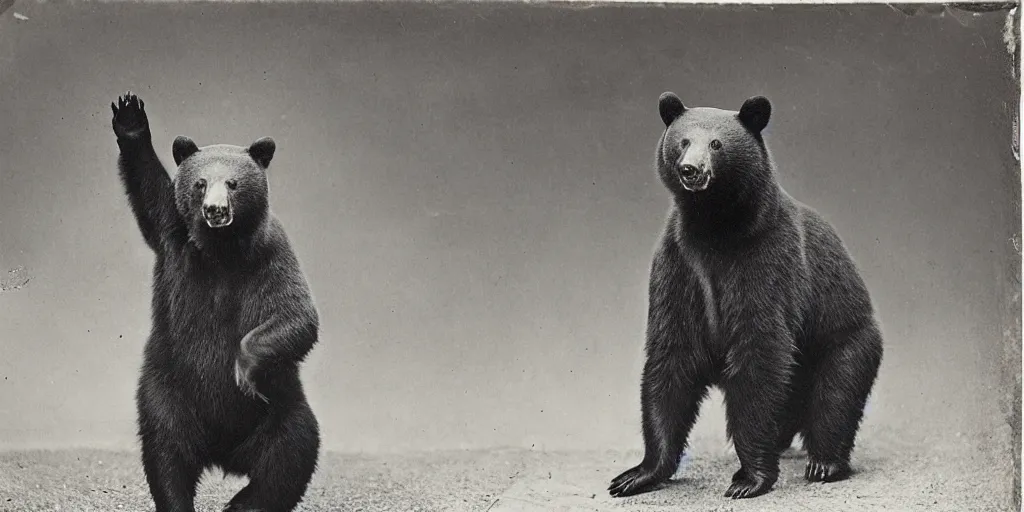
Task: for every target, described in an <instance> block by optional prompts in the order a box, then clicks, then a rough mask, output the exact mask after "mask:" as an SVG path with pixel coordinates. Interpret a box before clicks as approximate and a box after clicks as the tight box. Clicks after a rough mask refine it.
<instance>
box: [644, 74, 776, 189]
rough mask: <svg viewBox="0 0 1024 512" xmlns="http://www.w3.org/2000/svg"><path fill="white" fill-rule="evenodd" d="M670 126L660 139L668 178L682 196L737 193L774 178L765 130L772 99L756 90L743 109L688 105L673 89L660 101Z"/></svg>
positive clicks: (660, 161) (662, 173) (663, 174)
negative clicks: (763, 131) (762, 134)
mask: <svg viewBox="0 0 1024 512" xmlns="http://www.w3.org/2000/svg"><path fill="white" fill-rule="evenodd" d="M658 110H659V112H660V114H661V120H662V121H663V122H664V123H665V132H664V133H663V134H662V137H661V140H660V141H659V144H658V153H657V166H658V175H659V177H660V178H661V181H662V183H663V184H664V185H665V186H666V187H667V188H668V189H669V190H670V191H671V192H672V193H673V194H674V195H676V196H677V197H678V196H700V195H706V196H719V197H723V198H724V197H734V198H735V197H737V196H742V195H745V194H746V192H749V191H750V190H751V188H752V187H760V186H763V183H764V182H765V181H766V180H770V179H771V173H772V169H771V163H770V158H769V156H768V152H767V149H766V148H765V145H764V141H763V140H762V138H761V132H762V130H764V128H765V127H766V126H767V125H768V119H769V117H771V111H772V107H771V103H769V102H768V99H767V98H764V97H762V96H755V97H753V98H750V99H748V100H746V101H745V102H744V103H743V106H742V107H740V110H739V111H738V112H737V111H731V110H720V109H717V108H705V107H696V108H687V107H685V106H683V102H682V101H680V99H679V97H678V96H676V95H675V94H673V93H671V92H666V93H664V94H662V95H661V97H660V98H659V102H658Z"/></svg>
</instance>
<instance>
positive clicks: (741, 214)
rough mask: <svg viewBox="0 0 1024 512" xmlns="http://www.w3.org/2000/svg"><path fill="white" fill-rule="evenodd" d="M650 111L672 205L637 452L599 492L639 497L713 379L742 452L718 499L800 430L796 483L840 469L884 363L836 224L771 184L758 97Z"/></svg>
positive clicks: (669, 459)
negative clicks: (657, 126)
mask: <svg viewBox="0 0 1024 512" xmlns="http://www.w3.org/2000/svg"><path fill="white" fill-rule="evenodd" d="M659 111H660V115H661V119H662V121H663V122H664V124H665V127H666V128H665V131H664V132H663V133H662V136H661V139H660V140H659V142H658V147H657V151H656V155H655V161H656V167H657V172H658V176H659V178H660V179H661V182H662V183H663V184H664V186H665V187H666V188H668V190H669V192H671V194H672V199H673V201H672V209H671V211H670V213H669V215H668V220H667V223H666V225H665V229H664V231H663V233H662V236H661V241H660V243H659V245H658V247H657V249H656V251H655V255H654V261H653V263H652V265H651V274H650V287H649V304H648V308H649V310H648V317H647V340H646V345H645V352H646V363H645V365H644V369H643V375H642V379H641V386H640V395H641V404H642V411H641V412H642V425H643V438H644V446H645V452H644V458H643V460H642V461H641V462H640V464H639V465H637V466H636V467H634V468H632V469H629V470H628V471H626V472H624V473H622V474H621V475H619V476H617V477H615V478H614V479H613V480H612V482H611V485H610V486H609V492H610V493H611V494H612V495H613V496H629V495H633V494H638V493H642V492H646V491H649V490H652V489H654V488H655V487H657V486H658V485H659V484H661V483H663V482H664V481H666V480H668V479H669V478H670V477H671V476H672V474H673V473H674V472H675V471H676V469H677V466H678V461H679V457H680V455H681V454H682V453H683V451H684V450H685V449H686V446H687V438H688V437H689V434H690V430H691V428H692V427H693V424H694V422H695V421H696V419H697V413H698V411H699V409H700V405H701V402H702V401H703V400H704V398H705V397H706V396H707V392H708V388H709V387H710V386H718V387H720V388H721V389H722V391H723V393H724V395H725V406H726V419H727V434H728V435H729V437H730V438H731V439H732V441H733V444H734V446H735V448H736V454H737V456H738V458H739V461H740V469H739V470H738V471H737V472H736V474H735V475H734V476H733V478H732V482H731V485H730V486H729V487H728V490H727V491H726V493H725V496H727V497H731V498H752V497H755V496H759V495H762V494H764V493H766V492H768V491H770V490H771V488H772V486H773V485H774V484H775V482H776V480H777V479H778V475H779V455H780V454H781V452H782V451H784V450H785V449H786V448H788V447H789V445H790V444H791V443H792V441H793V439H794V437H795V436H796V435H797V434H800V435H801V437H802V438H803V441H804V446H805V447H806V449H807V453H808V457H809V461H808V463H807V469H806V471H805V476H806V478H807V480H810V481H834V480H839V479H842V478H845V477H847V476H848V475H849V474H850V453H851V451H852V450H853V445H854V438H855V437H856V434H857V430H858V428H859V425H860V421H861V417H862V416H863V412H864V405H865V404H866V402H867V399H868V395H869V394H870V392H871V389H872V386H873V385H874V382H875V378H876V376H877V374H878V369H879V366H880V364H881V360H882V336H881V333H880V331H879V328H878V325H877V322H876V320H875V318H874V310H873V306H872V304H871V298H870V296H869V294H868V291H867V289H866V287H865V285H864V282H863V280H862V279H861V277H860V274H859V272H858V270H857V267H856V266H855V264H854V262H853V260H852V259H851V257H850V255H849V253H848V252H847V250H846V248H845V247H844V246H843V243H842V241H841V240H840V238H839V236H838V235H837V234H836V232H835V230H834V229H833V228H832V226H831V225H830V224H829V223H828V222H827V221H826V220H825V219H824V218H822V217H821V215H819V214H818V213H817V212H816V211H815V210H813V209H812V208H810V207H808V206H806V205H803V204H801V203H800V202H798V201H796V200H795V199H793V198H792V197H790V196H789V194H787V193H786V192H785V191H784V190H783V189H782V188H781V187H780V186H779V184H778V183H777V181H776V173H775V169H774V166H773V164H772V161H771V158H770V157H769V154H768V149H767V147H766V146H765V143H764V139H763V138H762V131H763V130H764V129H765V127H767V125H768V120H769V118H770V117H771V104H770V103H769V101H768V100H767V99H766V98H763V97H754V98H750V99H748V100H747V101H746V102H744V103H743V106H742V107H741V108H740V110H739V111H738V112H737V111H728V110H720V109H715V108H687V107H685V106H684V105H683V103H682V101H680V99H679V98H678V97H677V96H676V95H675V94H672V93H665V94H663V95H662V96H661V98H660V100H659Z"/></svg>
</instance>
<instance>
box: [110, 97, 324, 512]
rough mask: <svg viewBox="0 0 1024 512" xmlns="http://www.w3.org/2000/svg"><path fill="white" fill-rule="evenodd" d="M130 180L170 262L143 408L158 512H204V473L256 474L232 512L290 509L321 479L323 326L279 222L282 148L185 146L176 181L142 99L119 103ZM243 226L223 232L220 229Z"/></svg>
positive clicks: (157, 294)
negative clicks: (310, 372) (314, 366)
mask: <svg viewBox="0 0 1024 512" xmlns="http://www.w3.org/2000/svg"><path fill="white" fill-rule="evenodd" d="M111 106H112V108H113V112H114V117H113V128H114V133H115V135H116V136H117V144H118V146H119V147H120V150H121V154H120V159H119V162H118V166H119V169H120V175H121V180H122V182H123V184H124V187H125V190H126V192H127V195H128V200H129V203H130V204H131V208H132V211H133V212H134V214H135V218H136V220H137V221H138V225H139V229H140V230H141V231H142V236H143V238H144V239H145V241H146V243H147V244H148V245H149V247H150V248H151V249H152V250H153V252H154V253H155V255H156V263H155V265H154V269H153V299H152V322H153V326H152V331H151V333H150V336H149V340H148V342H147V343H146V347H145V353H144V362H143V365H142V372H141V376H140V378H139V384H138V391H137V394H136V402H137V407H138V428H139V436H140V438H141V442H142V462H143V466H144V468H145V473H146V480H147V481H148V483H149V488H150V492H151V493H152V496H153V501H154V502H155V503H156V510H157V511H158V512H165V511H167V512H170V511H178V512H180V511H187V512H191V511H193V510H194V505H193V500H194V497H195V493H196V485H197V483H198V481H199V477H200V475H201V473H202V472H203V470H205V469H207V468H209V467H219V468H221V469H223V470H224V471H225V472H226V473H230V474H238V475H246V476H248V477H249V484H248V485H247V486H246V487H245V488H243V489H242V490H241V491H240V492H239V493H238V494H237V495H236V496H235V497H234V498H232V499H231V501H230V502H229V504H228V505H227V507H226V509H225V510H239V511H240V510H260V511H264V512H286V511H290V510H292V509H293V508H294V507H295V505H296V504H297V503H298V502H299V501H300V500H301V499H302V496H303V494H304V493H305V491H306V487H307V486H308V483H309V481H310V478H311V477H312V474H313V472H314V470H315V468H316V463H317V458H318V453H319V448H320V435H319V427H318V424H317V421H316V418H315V417H314V415H313V411H312V410H311V409H310V407H309V404H308V403H307V401H306V397H305V394H304V392H303V389H302V384H301V382H300V380H299V364H300V363H301V361H302V360H303V359H304V358H305V357H306V355H307V354H308V353H309V351H310V350H311V349H312V348H313V345H314V344H315V343H316V342H317V336H318V330H319V320H318V315H317V310H316V308H315V306H314V304H313V299H312V296H311V294H310V290H309V287H308V285H307V283H306V280H305V277H304V276H303V274H302V272H301V270H300V268H299V263H298V260H297V259H296V257H295V255H294V254H293V252H292V249H291V247H290V245H289V242H288V238H287V237H286V236H285V232H284V229H283V228H282V226H281V224H280V223H279V222H278V221H277V219H276V218H275V217H274V216H273V215H272V214H271V213H270V210H269V206H268V204H269V203H268V197H267V177H266V169H267V166H268V165H269V164H270V160H271V159H272V158H273V153H274V148H275V146H274V142H273V141H272V140H271V139H269V138H264V139H260V140H259V141H256V142H255V143H253V144H252V145H251V146H250V147H249V148H243V147H237V146H227V145H218V146H209V147H205V148H202V149H200V148H198V147H197V146H196V145H195V143H193V142H192V141H191V140H189V139H188V138H186V137H178V138H177V139H176V140H175V141H174V144H173V154H174V162H175V164H177V165H178V171H177V174H176V176H175V178H174V180H173V181H172V180H171V178H170V177H169V176H168V174H167V172H166V170H165V169H164V167H163V166H162V165H161V164H160V161H159V159H158V158H157V155H156V152H155V151H154V149H153V143H152V140H151V134H150V130H149V122H148V119H147V117H146V113H145V110H144V104H143V102H142V100H140V99H138V98H137V97H136V96H134V95H132V94H131V93H128V94H126V95H125V96H124V97H123V98H119V99H118V102H117V104H116V105H111ZM216 222H222V223H223V222H230V223H229V224H228V225H226V226H223V227H216V228H214V227H211V225H212V224H211V223H216Z"/></svg>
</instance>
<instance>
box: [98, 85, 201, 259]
mask: <svg viewBox="0 0 1024 512" xmlns="http://www.w3.org/2000/svg"><path fill="white" fill-rule="evenodd" d="M110 108H111V110H113V113H114V116H113V119H112V120H111V126H112V127H113V130H114V135H115V136H116V137H117V146H118V148H120V150H121V154H120V156H119V157H118V162H117V166H118V171H119V174H120V176H121V182H122V184H123V185H124V188H125V192H126V193H127V195H128V201H129V203H130V205H131V208H132V212H133V213H134V214H135V220H136V222H137V223H138V225H139V230H140V231H142V237H143V239H144V240H145V241H146V244H147V245H149V247H150V249H152V250H154V251H159V250H161V249H162V248H163V245H164V242H166V241H169V240H172V239H178V240H181V239H183V237H184V235H183V231H182V228H183V226H184V224H182V222H181V221H180V217H179V215H178V211H177V208H176V206H175V202H174V185H173V183H172V181H171V178H170V176H168V174H167V170H166V169H164V166H163V164H161V163H160V159H159V158H158V157H157V155H156V151H155V150H154V149H153V140H152V135H151V134H150V131H149V118H148V117H147V116H146V109H145V103H144V102H143V101H142V100H141V99H140V98H139V97H138V96H136V95H134V94H132V93H131V92H127V93H125V94H124V96H121V97H119V98H118V99H117V102H116V103H111V104H110Z"/></svg>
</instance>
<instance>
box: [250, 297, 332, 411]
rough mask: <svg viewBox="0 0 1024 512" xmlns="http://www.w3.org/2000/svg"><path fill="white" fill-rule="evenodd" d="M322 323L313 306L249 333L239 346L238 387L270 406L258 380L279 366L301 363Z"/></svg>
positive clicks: (273, 318) (275, 318)
mask: <svg viewBox="0 0 1024 512" xmlns="http://www.w3.org/2000/svg"><path fill="white" fill-rule="evenodd" d="M318 330H319V322H318V319H317V315H316V310H315V309H313V308H312V306H310V307H308V308H306V309H305V310H304V311H303V312H301V313H300V312H293V314H292V315H290V316H287V317H286V316H285V315H284V314H283V313H277V314H274V315H273V316H271V318H269V319H268V320H266V321H264V322H263V323H261V324H260V325H259V326H257V327H256V328H255V329H253V330H251V331H249V332H248V333H247V334H246V335H245V336H244V337H242V341H241V343H240V345H239V350H238V357H237V358H236V359H235V383H236V384H237V385H238V387H239V389H241V390H242V391H243V392H244V393H245V394H247V395H249V396H251V397H253V398H257V399H259V400H262V401H264V402H268V403H269V402H270V398H269V397H268V396H267V393H269V392H272V390H260V389H259V382H258V381H259V378H258V377H259V376H260V375H261V373H262V372H263V371H265V370H272V369H273V368H274V366H276V365H278V364H294V363H298V362H299V361H301V360H302V359H303V358H304V357H305V356H306V354H307V353H308V352H309V351H310V349H312V347H313V345H314V344H315V343H316V340H317V331H318Z"/></svg>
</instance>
